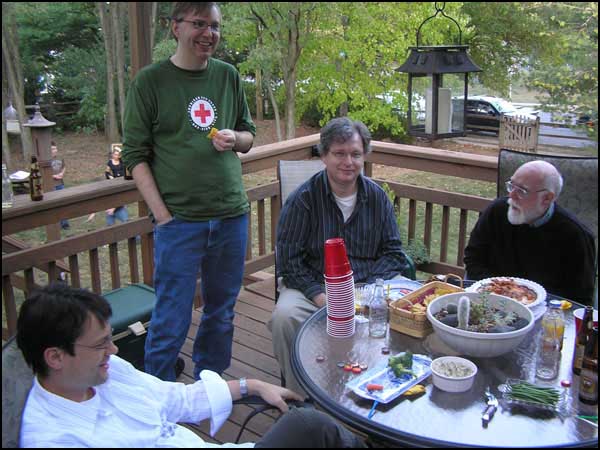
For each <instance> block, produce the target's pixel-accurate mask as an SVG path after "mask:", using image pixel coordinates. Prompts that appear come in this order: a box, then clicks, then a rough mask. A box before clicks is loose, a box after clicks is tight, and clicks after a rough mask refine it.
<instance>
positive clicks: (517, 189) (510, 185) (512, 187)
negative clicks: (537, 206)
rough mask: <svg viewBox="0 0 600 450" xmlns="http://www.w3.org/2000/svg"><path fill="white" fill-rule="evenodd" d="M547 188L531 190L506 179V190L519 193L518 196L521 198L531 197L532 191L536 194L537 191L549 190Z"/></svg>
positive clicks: (510, 192)
mask: <svg viewBox="0 0 600 450" xmlns="http://www.w3.org/2000/svg"><path fill="white" fill-rule="evenodd" d="M547 190H548V189H540V190H539V191H529V190H527V189H525V188H523V187H521V186H517V185H516V184H514V183H513V182H512V181H511V180H507V181H506V192H508V193H509V194H512V193H513V192H514V193H515V194H517V197H519V198H520V199H524V198H527V197H529V194H531V193H534V194H535V193H538V192H543V191H547Z"/></svg>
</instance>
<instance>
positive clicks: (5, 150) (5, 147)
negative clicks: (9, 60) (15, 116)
mask: <svg viewBox="0 0 600 450" xmlns="http://www.w3.org/2000/svg"><path fill="white" fill-rule="evenodd" d="M3 56H4V55H3ZM5 74H6V64H5V62H4V57H3V58H2V111H4V109H5V108H6V107H7V106H8V104H9V98H10V96H9V95H8V80H7V79H6V75H5ZM2 161H4V162H5V163H6V167H8V170H9V171H10V170H12V161H11V156H10V142H9V140H8V132H7V131H6V117H5V116H4V114H2Z"/></svg>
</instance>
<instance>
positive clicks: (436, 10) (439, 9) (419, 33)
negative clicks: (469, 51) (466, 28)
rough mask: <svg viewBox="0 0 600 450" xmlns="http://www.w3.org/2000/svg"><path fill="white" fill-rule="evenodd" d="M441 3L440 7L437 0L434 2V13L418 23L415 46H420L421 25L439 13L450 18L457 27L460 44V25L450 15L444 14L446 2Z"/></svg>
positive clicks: (459, 43) (459, 42)
mask: <svg viewBox="0 0 600 450" xmlns="http://www.w3.org/2000/svg"><path fill="white" fill-rule="evenodd" d="M440 3H441V4H442V6H441V7H439V6H438V2H435V14H434V15H433V16H431V17H428V18H427V19H425V20H424V21H423V22H422V23H421V25H419V29H418V30H417V47H420V46H421V45H420V41H421V28H422V27H423V25H425V22H428V21H429V20H431V19H433V18H435V17H436V16H437V15H438V14H439V13H442V16H444V17H445V18H446V19H450V20H451V21H452V22H454V23H455V25H456V26H457V27H458V45H462V30H461V29H460V25H459V24H458V22H457V21H456V20H454V19H453V18H452V17H450V16H448V15H446V14H445V13H444V8H445V7H446V2H440Z"/></svg>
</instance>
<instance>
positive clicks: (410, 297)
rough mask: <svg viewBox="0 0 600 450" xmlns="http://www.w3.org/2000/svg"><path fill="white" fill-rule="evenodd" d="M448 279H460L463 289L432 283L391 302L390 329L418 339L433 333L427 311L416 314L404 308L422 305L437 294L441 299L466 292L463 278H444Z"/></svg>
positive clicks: (454, 276)
mask: <svg viewBox="0 0 600 450" xmlns="http://www.w3.org/2000/svg"><path fill="white" fill-rule="evenodd" d="M448 278H458V279H459V280H460V285H461V287H457V286H455V285H453V284H449V283H446V282H443V281H432V282H431V283H427V284H425V285H423V287H421V288H419V289H417V290H416V291H413V292H411V293H410V294H407V295H405V296H404V297H402V298H399V299H398V300H395V301H393V302H391V303H390V328H391V329H392V330H395V331H398V332H400V333H403V334H408V335H409V336H413V337H418V338H422V337H425V336H427V335H428V334H429V333H431V332H432V331H433V328H432V326H431V323H429V320H427V314H425V311H423V313H414V312H411V311H407V310H406V309H402V308H403V307H406V306H407V305H409V304H410V305H414V304H417V303H420V304H422V302H423V300H424V299H425V298H426V297H427V296H429V295H431V294H437V295H436V297H439V296H440V295H443V294H449V293H451V292H463V291H464V289H463V288H462V285H463V283H462V278H460V277H459V276H458V275H453V274H449V275H446V276H445V277H444V279H445V280H446V281H448ZM439 291H442V292H439ZM438 292H439V293H438Z"/></svg>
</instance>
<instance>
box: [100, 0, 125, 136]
mask: <svg viewBox="0 0 600 450" xmlns="http://www.w3.org/2000/svg"><path fill="white" fill-rule="evenodd" d="M114 5H115V3H110V4H107V3H104V2H97V3H96V7H97V10H98V15H99V16H100V23H101V25H102V36H103V37H104V50H105V52H106V110H107V113H108V123H107V127H106V137H107V138H108V140H109V141H110V142H120V141H121V138H120V137H119V131H118V128H117V114H116V111H115V85H114V73H115V67H114V66H115V64H114V61H115V57H114V51H113V48H114V45H113V32H112V27H111V20H110V10H111V8H114V7H115V6H114ZM105 8H108V12H107V10H106V9H105Z"/></svg>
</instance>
